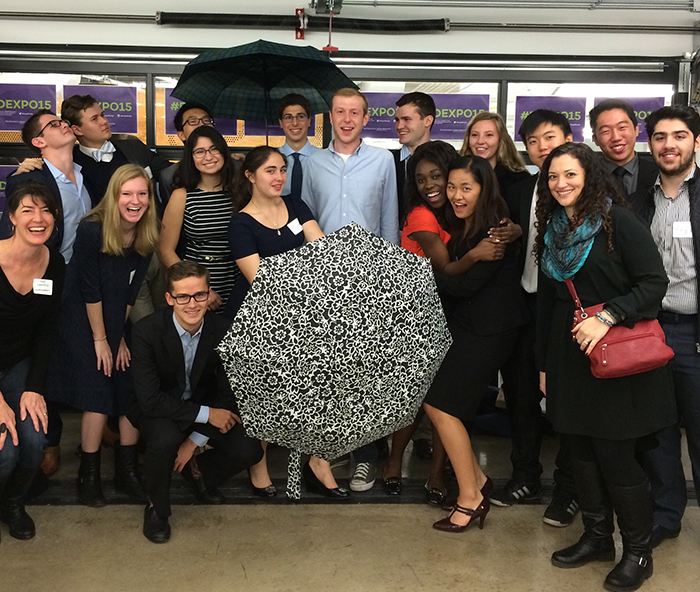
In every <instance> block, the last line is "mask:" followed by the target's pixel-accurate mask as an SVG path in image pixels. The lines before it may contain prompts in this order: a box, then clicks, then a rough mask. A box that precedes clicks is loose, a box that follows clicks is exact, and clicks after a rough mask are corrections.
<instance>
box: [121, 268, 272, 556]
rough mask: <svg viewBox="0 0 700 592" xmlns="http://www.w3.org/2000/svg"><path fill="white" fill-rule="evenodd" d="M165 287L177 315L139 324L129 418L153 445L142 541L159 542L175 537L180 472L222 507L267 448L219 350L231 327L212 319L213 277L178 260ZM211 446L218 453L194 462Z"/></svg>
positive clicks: (160, 314) (166, 312)
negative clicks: (173, 486)
mask: <svg viewBox="0 0 700 592" xmlns="http://www.w3.org/2000/svg"><path fill="white" fill-rule="evenodd" d="M166 285H167V292H166V296H165V297H166V300H167V302H168V304H169V305H170V306H171V307H172V308H167V309H162V310H159V311H157V312H155V313H153V314H152V315H150V316H148V317H146V318H144V319H142V320H141V321H139V322H138V323H137V324H136V325H135V326H134V330H133V345H132V349H131V352H132V366H133V371H134V390H135V398H134V400H133V401H132V409H131V411H130V412H129V414H128V415H129V418H130V419H131V421H132V422H133V423H134V425H136V426H138V428H139V430H140V431H141V435H142V437H143V439H144V441H145V443H146V458H145V463H144V475H145V481H146V489H147V491H148V496H149V500H150V503H149V504H148V505H147V506H146V511H145V515H144V523H143V534H144V536H145V537H146V538H147V539H148V540H150V541H152V542H154V543H164V542H166V541H167V540H169V538H170V525H169V523H168V517H169V516H170V514H171V510H170V493H169V489H170V480H171V477H172V472H173V468H175V470H177V471H178V472H181V473H182V475H183V476H184V477H185V478H186V479H187V480H188V481H190V483H192V485H193V487H194V490H195V495H196V497H197V499H198V500H199V501H200V502H201V503H207V504H221V503H223V502H224V498H223V495H222V494H221V492H220V491H219V490H218V489H217V487H218V485H220V484H221V483H223V482H224V481H225V480H226V479H228V478H229V477H231V476H232V475H235V474H236V473H238V472H240V471H243V470H245V469H247V468H249V467H251V466H252V465H254V464H256V463H257V462H259V461H260V460H261V459H262V456H263V451H262V447H261V445H260V442H259V441H258V440H255V439H252V438H248V437H247V436H246V435H245V432H244V430H243V426H242V425H241V420H240V418H239V417H238V415H237V414H236V413H235V410H236V406H235V399H234V396H233V393H232V392H231V388H230V386H229V384H228V380H227V378H226V375H225V373H224V369H223V366H222V363H221V359H220V358H219V356H218V354H217V353H216V351H215V350H214V348H215V347H216V345H217V344H218V343H219V341H220V340H221V338H222V337H223V335H224V333H225V332H226V330H227V327H228V324H227V323H226V322H225V321H224V320H223V319H222V318H220V317H218V316H216V315H214V314H212V313H208V312H207V301H208V298H209V293H210V288H209V272H208V271H207V270H206V268H204V267H202V266H201V265H199V264H197V263H193V262H191V261H179V262H177V263H175V264H174V265H172V266H171V267H170V268H169V269H168V271H167V273H166ZM205 444H209V445H210V446H211V448H210V449H208V450H207V451H206V452H203V453H201V454H199V455H197V456H195V455H194V452H195V450H196V449H197V448H198V447H200V446H204V445H205Z"/></svg>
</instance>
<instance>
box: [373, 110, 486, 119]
mask: <svg viewBox="0 0 700 592" xmlns="http://www.w3.org/2000/svg"><path fill="white" fill-rule="evenodd" d="M483 111H486V109H452V108H449V109H436V110H435V119H440V118H449V119H460V118H462V117H464V118H466V119H471V118H472V117H475V116H476V115H478V114H479V113H482V112H483ZM369 115H370V117H384V116H388V117H396V107H370V108H369Z"/></svg>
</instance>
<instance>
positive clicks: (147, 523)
mask: <svg viewBox="0 0 700 592" xmlns="http://www.w3.org/2000/svg"><path fill="white" fill-rule="evenodd" d="M143 536H145V537H146V538H147V539H148V540H149V541H151V542H152V543H167V542H168V541H169V540H170V523H169V522H168V519H167V518H161V517H160V516H159V515H158V513H157V512H156V509H155V508H154V507H153V506H151V507H150V508H149V507H148V506H146V511H145V512H144V513H143Z"/></svg>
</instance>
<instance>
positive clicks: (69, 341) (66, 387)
mask: <svg viewBox="0 0 700 592" xmlns="http://www.w3.org/2000/svg"><path fill="white" fill-rule="evenodd" d="M150 259H151V256H147V257H142V256H141V255H139V254H138V253H136V252H134V251H132V250H127V251H126V254H125V255H123V256H122V255H108V254H106V253H102V226H101V224H100V223H98V222H95V221H93V220H83V221H82V222H81V223H80V225H79V226H78V232H77V235H76V238H75V246H74V249H73V257H72V259H71V261H70V264H69V265H68V271H67V273H66V291H65V297H64V301H63V310H62V315H61V323H60V329H59V337H58V340H57V347H56V351H55V352H54V355H53V358H52V364H51V372H50V383H49V392H48V397H49V398H50V399H51V400H54V401H59V402H62V403H66V404H67V405H70V406H71V407H75V408H76V409H81V410H83V411H92V412H95V413H103V414H105V415H123V414H124V412H125V406H126V398H127V391H128V385H129V383H128V381H129V380H130V376H131V375H130V370H129V369H127V371H126V372H123V371H118V370H116V368H114V369H113V370H112V376H111V378H110V377H107V376H105V375H104V373H103V372H102V371H101V370H100V371H98V370H97V357H96V356H95V346H94V342H93V336H92V329H91V327H90V322H89V321H88V316H87V309H86V307H85V305H86V303H94V302H102V318H103V319H104V324H105V331H106V334H107V343H108V344H109V347H110V349H111V350H112V354H113V356H114V359H116V355H117V351H118V349H119V342H120V341H121V338H122V336H125V337H127V338H128V335H127V329H128V327H127V323H126V309H127V306H129V305H133V304H134V301H135V300H136V296H137V294H138V292H139V289H140V287H141V284H142V283H143V279H144V277H145V275H146V270H147V269H148V264H149V262H150Z"/></svg>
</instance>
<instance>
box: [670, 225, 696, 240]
mask: <svg viewBox="0 0 700 592" xmlns="http://www.w3.org/2000/svg"><path fill="white" fill-rule="evenodd" d="M673 238H693V229H692V228H691V227H690V221H688V222H674V223H673Z"/></svg>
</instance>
